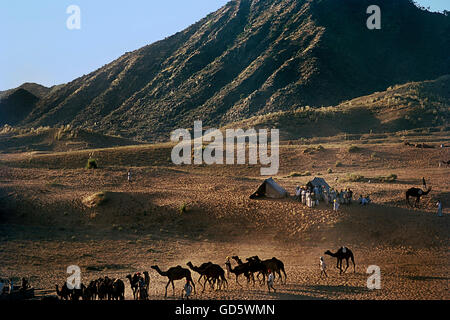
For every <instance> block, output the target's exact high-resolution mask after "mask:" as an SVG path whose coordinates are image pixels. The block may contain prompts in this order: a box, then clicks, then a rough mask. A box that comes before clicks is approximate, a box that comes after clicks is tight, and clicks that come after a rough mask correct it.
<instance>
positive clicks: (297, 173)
mask: <svg viewBox="0 0 450 320" xmlns="http://www.w3.org/2000/svg"><path fill="white" fill-rule="evenodd" d="M310 175H311V172H309V171H305V172H303V173H301V172H291V173H290V174H289V175H288V177H306V176H310Z"/></svg>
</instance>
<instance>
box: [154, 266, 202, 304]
mask: <svg viewBox="0 0 450 320" xmlns="http://www.w3.org/2000/svg"><path fill="white" fill-rule="evenodd" d="M151 268H152V269H155V270H156V272H158V273H159V274H160V275H161V276H163V277H167V278H169V282H167V284H166V293H165V294H164V297H167V287H168V286H169V284H171V283H172V290H173V295H175V285H174V283H173V282H174V281H176V280H181V279H183V278H186V280H188V281H189V282H190V283H191V284H192V286H193V287H194V293H195V284H194V281H192V276H191V272H190V271H189V269H185V268H182V267H181V266H176V267H172V268H170V269H169V270H167V271H162V270H161V269H160V268H159V267H158V266H151Z"/></svg>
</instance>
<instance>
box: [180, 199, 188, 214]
mask: <svg viewBox="0 0 450 320" xmlns="http://www.w3.org/2000/svg"><path fill="white" fill-rule="evenodd" d="M178 211H179V212H180V213H181V214H183V213H186V212H187V204H186V202H183V204H182V205H181V206H180V208H179V209H178Z"/></svg>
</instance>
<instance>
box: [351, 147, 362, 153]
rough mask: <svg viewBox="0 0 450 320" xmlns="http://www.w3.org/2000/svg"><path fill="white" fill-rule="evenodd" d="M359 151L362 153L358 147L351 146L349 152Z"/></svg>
mask: <svg viewBox="0 0 450 320" xmlns="http://www.w3.org/2000/svg"><path fill="white" fill-rule="evenodd" d="M359 151H361V149H360V148H359V147H358V146H355V145H351V146H350V147H348V152H351V153H354V152H359Z"/></svg>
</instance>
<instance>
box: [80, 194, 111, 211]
mask: <svg viewBox="0 0 450 320" xmlns="http://www.w3.org/2000/svg"><path fill="white" fill-rule="evenodd" d="M108 200H109V196H108V193H107V192H97V193H94V194H92V195H90V196H88V197H86V198H84V199H83V200H82V202H83V204H84V205H85V206H87V207H89V208H94V207H98V206H101V205H103V204H104V203H105V202H107V201H108Z"/></svg>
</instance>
